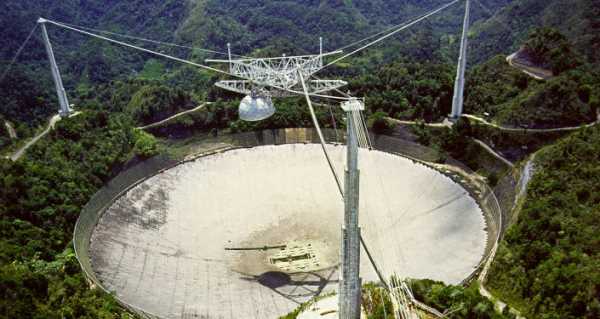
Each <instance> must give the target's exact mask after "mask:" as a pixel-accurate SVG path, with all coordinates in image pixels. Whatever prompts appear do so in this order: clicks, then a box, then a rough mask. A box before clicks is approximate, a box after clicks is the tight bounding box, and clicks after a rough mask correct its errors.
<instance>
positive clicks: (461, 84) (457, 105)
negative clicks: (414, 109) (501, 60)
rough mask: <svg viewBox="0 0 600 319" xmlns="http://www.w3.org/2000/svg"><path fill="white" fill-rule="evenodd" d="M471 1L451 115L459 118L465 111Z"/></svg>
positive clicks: (464, 23)
mask: <svg viewBox="0 0 600 319" xmlns="http://www.w3.org/2000/svg"><path fill="white" fill-rule="evenodd" d="M470 9H471V1H470V0H467V1H466V4H465V19H464V22H463V31H462V38H461V42H460V55H459V57H458V68H457V70H456V81H455V82H454V98H453V99H452V114H450V117H451V118H452V119H454V120H457V119H458V118H459V117H461V115H462V112H463V102H464V101H463V97H464V91H465V69H466V67H467V46H468V44H467V42H468V36H469V15H470Z"/></svg>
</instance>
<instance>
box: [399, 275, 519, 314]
mask: <svg viewBox="0 0 600 319" xmlns="http://www.w3.org/2000/svg"><path fill="white" fill-rule="evenodd" d="M410 286H411V289H412V291H413V294H414V296H415V298H416V299H417V300H419V301H421V302H424V303H426V304H427V305H430V306H432V307H434V308H436V309H438V310H439V311H440V312H446V313H447V317H446V318H450V319H462V318H465V319H466V318H478V319H505V318H506V319H508V318H514V315H512V314H509V313H508V308H505V311H504V312H503V313H502V314H500V313H498V312H497V311H496V310H495V309H494V304H493V303H492V302H491V301H489V300H488V299H486V298H485V297H483V296H482V295H480V294H479V291H478V286H477V284H473V285H471V286H469V287H467V288H465V287H462V286H446V285H444V283H442V282H436V281H433V280H428V279H425V280H413V281H412V282H411V283H410Z"/></svg>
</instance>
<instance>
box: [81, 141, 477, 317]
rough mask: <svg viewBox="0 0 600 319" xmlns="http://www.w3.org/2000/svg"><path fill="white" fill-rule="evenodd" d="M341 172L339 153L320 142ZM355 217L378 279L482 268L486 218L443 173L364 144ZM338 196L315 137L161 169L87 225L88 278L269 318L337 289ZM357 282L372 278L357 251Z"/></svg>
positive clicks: (145, 295)
mask: <svg viewBox="0 0 600 319" xmlns="http://www.w3.org/2000/svg"><path fill="white" fill-rule="evenodd" d="M327 147H328V151H329V152H330V155H331V158H332V161H333V162H334V165H335V167H336V170H337V172H338V175H339V176H340V177H341V178H342V179H343V176H344V174H343V170H344V166H345V165H344V163H345V158H346V148H345V147H344V146H335V145H328V146H327ZM359 167H360V211H359V214H360V217H359V220H360V226H361V232H362V236H363V238H364V239H365V242H366V244H367V246H368V248H369V250H370V252H371V254H372V256H373V257H374V259H375V260H376V262H377V264H378V266H379V268H380V270H381V271H382V272H383V275H384V276H386V277H389V276H391V275H393V274H397V275H399V276H401V277H411V278H431V279H435V280H441V281H444V282H446V283H449V284H457V283H459V282H460V281H462V280H463V279H465V278H466V277H468V276H469V275H470V274H471V273H472V272H473V271H474V270H475V268H476V267H477V266H478V265H479V263H480V261H481V260H482V258H483V255H484V253H485V249H486V242H487V233H486V222H485V218H484V215H483V212H482V210H481V209H480V207H479V205H478V203H477V202H476V201H475V199H473V198H472V197H471V196H470V195H469V193H468V192H467V191H466V190H465V189H464V188H463V187H462V186H461V185H460V184H457V183H455V182H454V181H453V180H452V179H450V178H449V177H447V176H445V175H444V174H442V173H440V172H438V171H436V170H434V169H432V168H430V167H428V166H425V165H423V164H420V163H417V162H414V161H412V160H409V159H407V158H404V157H402V156H399V155H395V154H391V153H386V152H382V151H377V150H364V149H361V150H360V153H359ZM343 212H344V207H343V202H342V199H341V196H340V194H339V192H338V189H337V186H336V183H335V180H334V179H333V176H332V173H331V171H330V169H329V166H328V164H327V162H326V161H325V159H324V156H323V153H322V150H321V146H320V145H318V144H285V145H269V146H258V147H252V148H240V149H232V150H228V151H225V152H220V153H216V154H212V155H207V156H203V157H199V158H197V159H195V160H193V161H189V162H184V163H181V164H179V165H177V166H175V167H173V168H170V169H168V170H165V171H162V172H160V173H159V174H157V175H154V176H152V177H150V178H148V179H146V180H144V181H143V182H141V183H139V184H137V185H135V186H133V187H132V188H130V189H129V190H128V191H126V192H124V193H123V194H122V195H121V196H120V197H118V198H117V199H116V200H115V201H114V202H112V204H110V205H109V207H108V208H107V209H106V211H105V212H104V213H103V215H102V217H101V218H100V219H99V221H98V223H97V224H96V226H95V228H94V229H93V232H92V235H91V240H90V246H89V254H90V258H91V264H92V268H93V271H94V273H95V276H96V277H97V278H98V280H99V281H100V282H101V284H102V286H104V287H105V288H106V289H107V290H109V291H111V292H113V293H114V294H115V295H116V296H117V297H118V298H119V299H120V300H121V301H123V302H124V303H126V304H128V305H130V306H132V307H133V308H135V309H141V310H143V311H144V312H146V313H151V314H154V315H156V316H158V317H160V318H231V319H233V318H261V319H264V318H278V317H279V316H281V315H284V314H286V313H288V312H290V311H292V310H293V309H295V308H296V307H297V306H298V305H299V304H300V303H302V302H305V301H308V300H310V299H311V298H312V297H314V296H316V295H319V294H323V293H327V292H330V291H333V290H336V288H337V282H338V279H339V273H338V266H339V260H340V233H341V225H342V222H343ZM361 277H362V278H363V282H368V281H378V277H377V275H376V273H375V271H374V270H373V267H372V266H371V264H370V262H369V260H368V257H367V256H366V254H365V253H364V251H363V252H362V255H361Z"/></svg>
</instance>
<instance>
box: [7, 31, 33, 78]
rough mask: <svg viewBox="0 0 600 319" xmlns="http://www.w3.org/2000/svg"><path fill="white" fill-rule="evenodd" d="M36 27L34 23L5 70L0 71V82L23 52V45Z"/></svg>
mask: <svg viewBox="0 0 600 319" xmlns="http://www.w3.org/2000/svg"><path fill="white" fill-rule="evenodd" d="M37 27H38V25H37V23H36V24H35V26H34V27H33V29H31V31H30V32H29V35H27V38H26V39H25V41H23V43H22V44H21V46H20V47H19V49H18V50H17V53H15V56H14V57H13V58H12V60H11V61H10V63H9V64H8V66H7V67H6V70H4V72H2V76H0V82H2V81H4V78H5V77H6V75H8V73H9V72H10V70H11V69H12V66H13V65H14V64H15V62H17V59H18V58H19V56H20V55H21V52H23V49H24V48H25V46H26V45H27V43H28V42H29V40H30V39H31V37H32V36H33V33H34V32H35V30H36V29H37Z"/></svg>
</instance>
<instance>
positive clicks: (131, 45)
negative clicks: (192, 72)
mask: <svg viewBox="0 0 600 319" xmlns="http://www.w3.org/2000/svg"><path fill="white" fill-rule="evenodd" d="M46 21H47V22H48V23H52V24H54V25H56V26H58V27H61V28H65V29H69V30H71V31H75V32H78V33H81V34H85V35H88V36H91V37H95V38H98V39H101V40H104V41H108V42H112V43H115V44H119V45H122V46H126V47H129V48H132V49H136V50H140V51H143V52H146V53H150V54H154V55H158V56H161V57H163V58H167V59H171V60H174V61H178V62H181V63H186V64H190V65H193V66H196V67H199V68H202V69H205V70H209V71H213V72H217V73H221V74H226V75H232V74H230V73H229V72H226V71H223V70H219V69H216V68H213V67H210V66H206V65H202V64H199V63H195V62H192V61H188V60H185V59H181V58H177V57H174V56H171V55H168V54H164V53H160V52H156V51H152V50H149V49H146V48H142V47H139V46H136V45H133V44H129V43H126V42H123V41H119V40H115V39H111V38H107V37H105V36H102V35H99V34H95V33H91V32H88V31H84V30H80V29H77V28H74V27H70V26H68V25H65V24H62V23H60V22H56V21H52V20H46Z"/></svg>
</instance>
